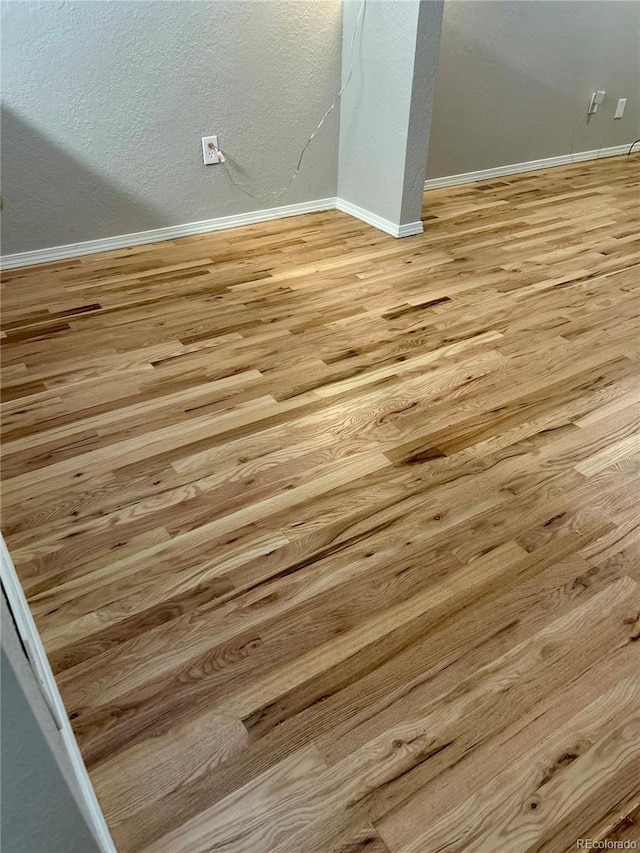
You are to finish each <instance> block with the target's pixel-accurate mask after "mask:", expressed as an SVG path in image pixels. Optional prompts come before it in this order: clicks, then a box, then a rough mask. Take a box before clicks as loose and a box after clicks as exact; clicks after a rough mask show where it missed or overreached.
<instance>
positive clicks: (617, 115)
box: [614, 98, 627, 118]
mask: <svg viewBox="0 0 640 853" xmlns="http://www.w3.org/2000/svg"><path fill="white" fill-rule="evenodd" d="M626 106H627V99H626V98H620V99H619V100H618V106H617V107H616V113H615V115H614V118H622V116H623V115H624V108H625V107H626Z"/></svg>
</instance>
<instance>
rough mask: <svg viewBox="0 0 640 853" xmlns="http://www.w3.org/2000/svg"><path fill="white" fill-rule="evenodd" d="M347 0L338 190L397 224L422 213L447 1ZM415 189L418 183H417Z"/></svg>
mask: <svg viewBox="0 0 640 853" xmlns="http://www.w3.org/2000/svg"><path fill="white" fill-rule="evenodd" d="M361 6H362V2H361V0H345V5H344V38H343V54H342V76H343V81H346V79H347V78H348V75H349V71H350V53H351V49H350V48H351V34H352V32H353V29H354V27H355V26H358V31H357V41H356V50H355V61H354V73H353V77H352V79H351V83H350V85H349V87H348V88H347V89H346V90H345V93H344V95H343V98H342V104H341V114H340V158H339V159H340V168H339V175H338V195H339V196H340V198H341V199H343V200H345V201H347V202H349V203H351V204H353V205H356V206H358V207H361V208H364V209H365V210H367V211H369V212H371V213H374V214H375V215H377V216H379V217H382V218H383V219H386V220H388V221H390V222H392V223H394V224H399V223H403V224H404V223H405V222H412V221H416V220H419V219H420V208H421V205H422V186H423V184H424V163H425V158H426V152H427V144H428V138H429V126H428V122H429V118H430V114H431V104H432V97H433V88H434V80H435V71H436V60H437V55H438V43H439V39H440V24H441V16H442V2H438V0H425V2H422V3H420V2H419V0H370V2H368V3H367V6H366V8H365V12H364V16H363V19H362V20H361V22H360V24H357V19H358V14H359V11H360V9H361ZM412 190H413V191H412Z"/></svg>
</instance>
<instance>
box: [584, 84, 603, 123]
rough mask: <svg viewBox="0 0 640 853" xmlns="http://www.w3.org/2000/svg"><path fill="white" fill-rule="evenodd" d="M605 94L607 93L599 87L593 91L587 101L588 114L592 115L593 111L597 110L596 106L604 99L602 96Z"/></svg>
mask: <svg viewBox="0 0 640 853" xmlns="http://www.w3.org/2000/svg"><path fill="white" fill-rule="evenodd" d="M606 94H607V93H606V92H605V91H603V90H602V89H599V90H598V91H597V92H594V93H593V95H591V100H590V101H589V109H588V110H587V115H588V116H591V115H594V113H597V112H598V107H599V106H600V105H601V104H602V102H603V101H604V96H605V95H606Z"/></svg>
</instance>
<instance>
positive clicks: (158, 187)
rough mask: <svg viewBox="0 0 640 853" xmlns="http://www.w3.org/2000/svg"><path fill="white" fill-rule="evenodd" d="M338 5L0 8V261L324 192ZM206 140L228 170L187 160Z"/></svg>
mask: <svg viewBox="0 0 640 853" xmlns="http://www.w3.org/2000/svg"><path fill="white" fill-rule="evenodd" d="M341 39H342V20H341V2H340V0H264V1H263V2H261V0H204V2H187V0H165V1H164V2H144V0H143V2H139V0H126V2H125V0H104V2H83V0H68V2H58V0H14V2H5V3H3V5H2V48H3V50H2V77H3V85H2V94H3V111H2V120H3V125H2V167H3V207H4V209H3V214H2V219H3V247H2V251H3V254H10V253H13V252H21V251H28V250H31V249H38V248H44V247H48V246H56V245H63V244H66V243H74V242H80V241H83V240H91V239H97V238H100V237H109V236H114V235H119V234H126V233H129V232H135V231H143V230H147V229H152V228H158V227H162V226H168V225H178V224H182V223H187V222H194V221H198V220H202V219H210V218H213V217H219V216H228V215H232V214H237V213H243V212H246V211H250V210H258V209H262V208H267V207H274V206H278V205H283V204H292V203H294V202H298V201H309V200H313V199H320V198H327V197H332V196H335V194H336V179H337V150H338V124H339V122H338V111H337V110H335V111H334V112H333V113H332V115H331V116H330V117H329V118H328V119H327V122H326V123H325V125H324V127H323V128H322V131H321V132H320V134H318V136H317V137H316V139H315V140H314V141H313V143H312V144H311V146H310V147H309V149H308V151H307V155H306V158H305V161H304V163H303V168H302V172H301V174H300V175H299V177H298V179H297V180H296V181H295V183H294V185H293V187H292V188H291V190H290V191H289V192H287V193H286V194H285V195H283V196H281V197H279V198H272V197H270V196H269V194H270V193H272V192H273V191H274V190H278V189H280V188H281V187H283V186H284V185H286V183H287V182H288V179H289V177H290V175H291V173H292V172H293V170H294V168H295V165H296V162H297V160H298V156H299V154H300V150H301V148H302V146H303V145H304V143H305V142H306V140H307V138H308V137H309V135H310V133H311V132H312V131H313V130H314V128H315V126H316V124H317V122H318V120H319V118H320V117H321V115H322V114H323V112H324V110H325V109H326V108H327V107H328V106H329V104H330V103H331V101H332V100H333V98H334V96H335V94H336V92H337V89H338V88H339V85H340V66H341V62H340V52H341ZM211 133H217V134H218V135H219V137H220V145H221V147H223V150H225V152H226V153H227V156H228V159H229V161H230V166H233V165H235V166H236V167H237V168H236V169H235V170H234V175H235V177H236V180H237V181H238V182H239V183H241V184H246V185H247V187H248V188H249V189H250V190H251V192H253V193H254V194H255V195H264V196H267V198H266V200H263V201H256V200H254V199H251V198H248V197H247V196H245V195H243V194H242V193H241V192H240V191H239V190H237V189H236V188H235V187H233V186H232V185H231V184H230V183H229V181H228V178H227V176H226V175H225V174H224V172H223V170H222V167H217V166H209V167H205V166H203V165H202V158H201V151H200V137H201V136H203V135H208V134H211Z"/></svg>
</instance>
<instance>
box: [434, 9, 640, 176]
mask: <svg viewBox="0 0 640 853" xmlns="http://www.w3.org/2000/svg"><path fill="white" fill-rule="evenodd" d="M601 88H603V89H605V90H606V92H607V98H606V100H605V103H604V104H603V106H602V107H601V108H600V111H599V112H598V113H597V114H596V115H594V116H591V117H590V118H587V116H586V108H587V104H588V102H589V98H590V96H591V93H592V92H593V91H595V90H596V89H601ZM618 98H627V99H628V100H627V108H626V111H625V116H624V118H623V119H622V120H619V121H614V119H613V114H614V111H615V106H616V102H617V100H618ZM639 136H640V2H638V0H631V2H625V0H591V2H585V0H577V2H576V0H497V2H496V0H446V2H445V8H444V20H443V25H442V41H441V45H440V58H439V65H438V73H437V80H436V94H435V105H434V110H433V119H432V125H431V141H430V147H429V159H428V166H427V177H428V178H436V177H440V176H443V175H457V174H461V173H464V172H473V171H478V170H480V169H488V168H491V167H494V166H504V165H509V164H511V163H523V162H526V161H528V160H538V159H541V158H544V157H555V156H559V155H562V154H569V153H571V152H577V151H591V150H594V149H597V148H600V147H601V146H602V147H608V146H613V145H621V144H623V143H626V142H628V141H633V140H634V139H636V138H637V137H639Z"/></svg>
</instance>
